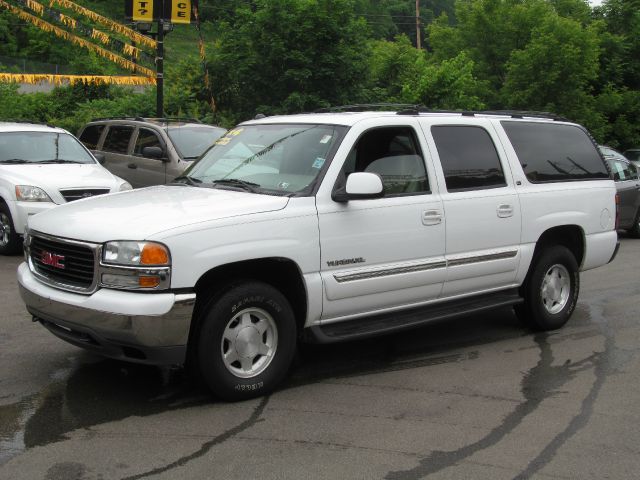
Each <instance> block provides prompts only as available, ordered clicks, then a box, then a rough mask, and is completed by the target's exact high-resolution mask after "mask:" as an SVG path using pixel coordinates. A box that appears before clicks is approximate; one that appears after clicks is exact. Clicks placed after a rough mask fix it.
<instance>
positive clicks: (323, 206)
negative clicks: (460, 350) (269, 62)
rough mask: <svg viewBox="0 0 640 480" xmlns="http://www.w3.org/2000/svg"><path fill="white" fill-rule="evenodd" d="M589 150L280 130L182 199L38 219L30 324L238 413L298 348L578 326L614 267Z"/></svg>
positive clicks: (299, 125) (437, 118)
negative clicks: (594, 273) (512, 324)
mask: <svg viewBox="0 0 640 480" xmlns="http://www.w3.org/2000/svg"><path fill="white" fill-rule="evenodd" d="M615 195H616V188H615V186H614V183H613V181H612V180H611V179H610V178H609V172H608V170H607V167H606V165H605V162H604V161H603V159H602V157H601V156H600V153H599V151H598V149H597V148H596V145H595V143H594V141H593V139H592V138H591V137H590V135H589V134H588V133H587V131H586V130H585V129H584V128H583V127H581V126H579V125H576V124H573V123H570V122H567V121H564V120H562V119H558V118H553V117H550V118H542V116H539V115H534V114H523V113H519V114H517V113H505V112H494V113H491V112H458V113H455V112H451V113H443V112H423V111H420V110H419V109H408V110H405V111H399V112H372V111H368V112H340V113H335V112H334V113H317V114H304V115H292V116H281V117H267V118H262V119H257V120H252V121H248V122H245V123H242V124H241V125H239V126H238V127H236V128H235V129H233V130H231V131H229V132H228V133H227V134H226V135H225V136H223V137H221V138H220V139H219V140H218V141H217V142H216V145H215V146H214V147H213V148H211V149H210V150H209V151H208V152H207V153H206V154H205V155H204V156H203V157H202V158H201V159H200V160H199V161H198V162H196V163H195V164H194V165H193V166H191V167H190V168H189V169H188V170H187V171H186V172H185V173H184V175H182V176H181V177H178V178H177V179H176V180H175V181H174V182H173V183H171V184H169V185H164V186H157V187H150V188H146V189H142V190H136V191H130V192H122V193H116V194H111V195H107V196H105V197H98V198H92V199H88V200H85V201H82V202H77V203H75V204H74V203H72V204H68V205H63V206H60V207H58V208H56V209H54V210H51V211H48V212H45V213H42V214H38V215H35V216H33V217H31V218H30V219H29V229H28V231H27V232H26V233H25V242H24V248H25V259H26V261H25V262H24V263H23V264H21V265H20V267H19V268H18V280H19V285H20V293H21V295H22V298H23V299H24V302H25V303H26V306H27V309H28V311H29V312H30V313H31V314H32V315H33V318H34V320H37V321H39V322H40V323H41V324H42V325H43V326H45V327H46V328H47V329H49V330H50V331H51V332H52V333H53V334H55V335H57V336H58V337H60V338H62V339H64V340H67V341H68V342H71V343H72V344H74V345H77V346H80V347H83V348H86V349H88V350H92V351H94V352H98V353H100V354H103V355H106V356H109V357H114V358H119V359H123V360H130V361H134V362H142V363H149V364H181V363H185V362H187V360H189V363H192V364H193V365H194V366H195V367H197V369H198V370H199V371H200V373H201V374H202V377H203V378H204V380H205V382H206V383H207V385H208V386H209V387H210V389H211V390H212V391H213V392H214V393H215V394H217V395H218V396H220V397H221V398H224V399H228V400H237V399H244V398H250V397H253V396H257V395H262V394H265V393H267V392H269V391H271V390H273V389H274V387H275V386H276V385H277V384H278V382H280V381H281V380H282V379H283V378H284V376H285V375H286V372H287V369H288V368H289V366H290V364H291V362H292V359H293V356H294V352H295V349H296V345H297V342H298V341H300V340H306V341H316V342H337V341H344V340H350V339H355V338H363V337H366V336H373V335H381V334H385V333H388V332H393V331H398V330H402V329H408V328H414V327H418V326H420V325H422V324H424V323H425V322H428V321H432V320H437V319H444V318H448V317H452V316H456V315H461V314H473V313H475V312H478V311H482V310H486V309H490V308H495V307H500V306H513V307H514V308H515V310H516V312H517V314H518V316H519V317H520V318H521V319H522V320H523V321H525V322H526V324H528V325H529V326H531V327H533V328H535V329H543V330H548V329H556V328H559V327H561V326H563V325H564V324H565V323H566V322H567V320H568V319H569V317H570V316H571V314H572V312H573V310H574V308H575V305H576V301H577V299H578V292H579V285H580V279H579V272H580V271H584V270H589V269H592V268H595V267H598V266H601V265H605V264H606V263H608V262H610V261H611V260H612V259H613V257H614V256H615V253H616V251H617V246H618V241H617V234H616V203H615Z"/></svg>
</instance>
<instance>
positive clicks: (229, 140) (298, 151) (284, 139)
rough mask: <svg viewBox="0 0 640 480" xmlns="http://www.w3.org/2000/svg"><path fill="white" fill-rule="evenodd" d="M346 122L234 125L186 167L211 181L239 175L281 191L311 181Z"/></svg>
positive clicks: (189, 172) (294, 190)
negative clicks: (337, 123) (334, 124)
mask: <svg viewBox="0 0 640 480" xmlns="http://www.w3.org/2000/svg"><path fill="white" fill-rule="evenodd" d="M342 128H344V127H337V126H333V125H286V124H275V125H248V126H243V127H238V128H235V129H233V130H230V131H229V132H227V133H226V135H224V136H223V137H221V138H220V139H219V140H217V141H216V144H215V146H214V147H213V148H212V149H211V150H209V151H208V152H207V153H206V154H205V155H204V156H203V157H202V158H201V159H200V160H199V161H198V162H197V163H196V164H194V165H193V166H192V167H191V168H190V169H189V170H187V171H186V172H185V173H186V174H187V175H189V176H191V177H194V178H197V179H199V180H201V181H203V182H205V183H210V182H215V181H216V180H230V179H237V180H243V181H245V182H251V183H254V184H256V185H258V186H260V187H261V188H262V189H266V190H272V191H275V192H278V193H298V192H302V191H304V190H305V189H307V188H308V187H310V186H311V185H312V184H313V182H314V181H315V179H316V177H317V176H318V173H319V172H320V171H321V169H322V167H323V165H324V163H325V161H326V159H327V156H328V154H329V151H330V150H331V147H332V146H333V145H334V143H335V142H337V137H338V134H339V132H340V131H341V130H340V129H342Z"/></svg>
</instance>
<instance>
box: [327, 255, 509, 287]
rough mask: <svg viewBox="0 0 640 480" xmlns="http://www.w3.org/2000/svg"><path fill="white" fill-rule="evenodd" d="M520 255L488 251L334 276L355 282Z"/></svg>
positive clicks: (341, 281) (344, 281) (340, 281)
mask: <svg viewBox="0 0 640 480" xmlns="http://www.w3.org/2000/svg"><path fill="white" fill-rule="evenodd" d="M516 255H518V251H517V250H508V251H504V252H496V253H488V254H483V255H474V256H470V257H460V258H453V259H450V260H435V261H428V262H421V263H415V264H411V265H405V266H401V267H391V268H380V269H376V270H369V271H361V272H349V273H336V274H334V275H333V278H334V279H335V281H336V282H338V283H347V282H355V281H358V280H368V279H371V278H380V277H387V276H392V275H402V274H404V273H412V272H424V271H427V270H435V269H438V268H447V267H457V266H460V265H471V264H474V263H483V262H490V261H493V260H504V259H508V258H514V257H515V256H516Z"/></svg>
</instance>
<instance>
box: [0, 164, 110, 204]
mask: <svg viewBox="0 0 640 480" xmlns="http://www.w3.org/2000/svg"><path fill="white" fill-rule="evenodd" d="M0 175H2V177H4V178H6V179H8V180H9V181H10V182H11V183H13V184H15V185H34V186H36V187H40V188H42V189H44V190H45V191H46V192H47V193H49V194H50V195H51V194H52V193H53V195H55V196H56V197H58V198H60V196H59V194H58V190H60V189H64V188H76V187H77V188H90V187H95V188H98V187H103V188H114V187H115V186H117V185H118V184H119V183H120V180H119V179H118V178H117V177H116V176H114V175H113V174H111V173H110V172H109V171H108V170H107V169H106V168H104V167H103V166H101V165H99V164H97V163H87V164H77V163H72V164H44V165H28V164H26V165H0ZM52 198H53V197H52Z"/></svg>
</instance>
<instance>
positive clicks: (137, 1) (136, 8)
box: [132, 0, 153, 22]
mask: <svg viewBox="0 0 640 480" xmlns="http://www.w3.org/2000/svg"><path fill="white" fill-rule="evenodd" d="M132 13H133V15H132V18H133V21H134V22H153V0H133V12H132Z"/></svg>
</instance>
